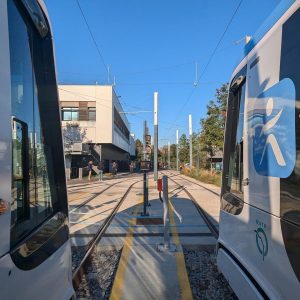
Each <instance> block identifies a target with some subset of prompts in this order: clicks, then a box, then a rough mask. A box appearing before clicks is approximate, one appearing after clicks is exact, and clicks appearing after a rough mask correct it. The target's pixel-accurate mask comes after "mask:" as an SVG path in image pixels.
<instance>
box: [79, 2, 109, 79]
mask: <svg viewBox="0 0 300 300" xmlns="http://www.w3.org/2000/svg"><path fill="white" fill-rule="evenodd" d="M76 3H77V5H78V8H79V10H80V12H81V15H82V18H83V20H84V22H85V25H86V27H87V29H88V32H89V34H90V36H91V39H92V41H93V43H94V45H95V48H96V50H97V53H98V54H99V57H100V60H101V62H102V64H103V66H104V67H105V70H106V72H107V74H108V76H110V74H109V66H108V65H106V63H105V60H104V57H103V55H102V53H101V50H100V47H99V46H98V44H97V42H96V39H95V37H94V35H93V33H92V30H91V28H90V25H89V23H88V21H87V18H86V16H85V14H84V11H83V9H82V7H81V5H80V3H79V0H76ZM109 81H111V82H112V80H111V78H110V77H109Z"/></svg>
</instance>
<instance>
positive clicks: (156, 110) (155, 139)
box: [154, 92, 158, 181]
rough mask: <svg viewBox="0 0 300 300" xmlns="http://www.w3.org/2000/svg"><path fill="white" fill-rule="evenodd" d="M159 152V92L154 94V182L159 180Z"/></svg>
mask: <svg viewBox="0 0 300 300" xmlns="http://www.w3.org/2000/svg"><path fill="white" fill-rule="evenodd" d="M157 152H158V92H154V181H157V179H158V171H157V165H158V162H157Z"/></svg>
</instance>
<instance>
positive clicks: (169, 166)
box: [168, 142, 171, 170]
mask: <svg viewBox="0 0 300 300" xmlns="http://www.w3.org/2000/svg"><path fill="white" fill-rule="evenodd" d="M170 152H171V148H170V142H168V169H169V170H170V169H171V159H170V155H171V153H170Z"/></svg>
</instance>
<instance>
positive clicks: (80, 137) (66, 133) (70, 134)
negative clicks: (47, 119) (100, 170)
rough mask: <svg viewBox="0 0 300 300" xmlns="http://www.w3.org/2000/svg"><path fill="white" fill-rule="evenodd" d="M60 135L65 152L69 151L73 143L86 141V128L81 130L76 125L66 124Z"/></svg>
mask: <svg viewBox="0 0 300 300" xmlns="http://www.w3.org/2000/svg"><path fill="white" fill-rule="evenodd" d="M62 133H63V141H64V147H65V150H66V151H68V150H70V148H71V147H72V145H73V144H74V143H82V142H84V141H87V140H86V128H85V129H82V128H81V127H80V126H79V124H78V123H67V124H66V127H65V128H64V129H63V132H62Z"/></svg>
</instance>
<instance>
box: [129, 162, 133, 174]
mask: <svg viewBox="0 0 300 300" xmlns="http://www.w3.org/2000/svg"><path fill="white" fill-rule="evenodd" d="M129 170H130V173H133V163H131V164H130V165H129Z"/></svg>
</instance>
